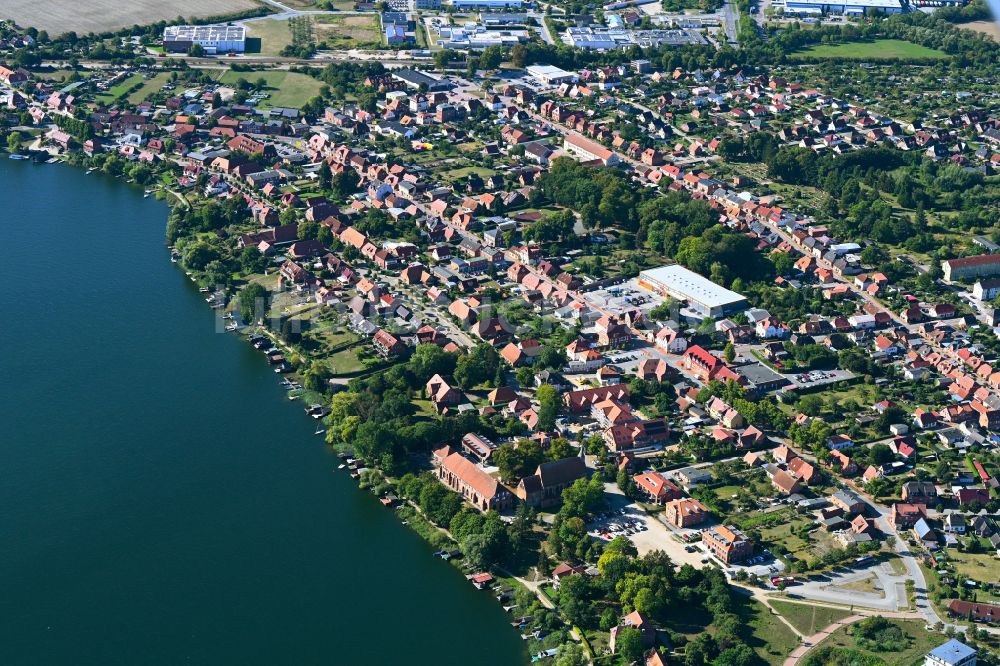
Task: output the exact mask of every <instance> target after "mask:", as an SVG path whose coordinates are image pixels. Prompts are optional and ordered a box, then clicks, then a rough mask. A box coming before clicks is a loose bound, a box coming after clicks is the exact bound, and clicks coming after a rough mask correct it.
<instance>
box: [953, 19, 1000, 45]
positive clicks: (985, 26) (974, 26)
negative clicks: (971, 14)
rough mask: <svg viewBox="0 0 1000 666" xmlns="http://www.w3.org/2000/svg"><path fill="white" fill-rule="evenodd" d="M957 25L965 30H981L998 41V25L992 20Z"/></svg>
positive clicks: (999, 40)
mask: <svg viewBox="0 0 1000 666" xmlns="http://www.w3.org/2000/svg"><path fill="white" fill-rule="evenodd" d="M959 27H960V28H963V29H965V30H975V31H976V32H981V33H983V34H984V35H989V36H990V37H992V38H993V39H995V40H996V41H998V42H1000V25H997V24H996V23H994V22H993V21H973V22H972V23H963V24H962V25H960V26H959Z"/></svg>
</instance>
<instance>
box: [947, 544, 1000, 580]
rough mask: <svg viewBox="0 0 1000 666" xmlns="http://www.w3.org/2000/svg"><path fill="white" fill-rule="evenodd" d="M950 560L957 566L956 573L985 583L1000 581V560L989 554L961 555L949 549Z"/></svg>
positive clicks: (955, 550)
mask: <svg viewBox="0 0 1000 666" xmlns="http://www.w3.org/2000/svg"><path fill="white" fill-rule="evenodd" d="M948 559H949V560H950V561H951V563H952V564H953V565H955V572H956V573H959V574H961V575H963V576H966V577H968V578H973V579H975V580H978V581H983V582H991V583H992V582H995V581H997V580H1000V559H997V558H996V556H994V555H991V554H989V553H960V552H958V550H957V549H954V548H952V549H949V551H948Z"/></svg>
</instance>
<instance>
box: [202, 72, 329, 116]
mask: <svg viewBox="0 0 1000 666" xmlns="http://www.w3.org/2000/svg"><path fill="white" fill-rule="evenodd" d="M241 78H242V79H246V80H248V81H250V82H254V81H256V80H257V79H260V78H263V79H264V80H265V81H266V82H267V91H266V92H268V93H270V94H271V96H270V97H269V98H268V99H266V100H264V101H263V102H261V104H260V106H261V107H262V108H269V107H274V106H288V107H293V108H296V109H297V108H299V107H301V106H302V105H303V104H305V103H306V102H308V101H309V100H310V99H312V98H313V97H315V96H316V95H318V94H319V90H320V88H322V87H323V83H322V82H321V81H319V80H318V79H314V78H312V77H311V76H306V75H305V74H299V73H298V72H285V71H281V70H272V71H266V72H233V71H226V72H225V73H223V74H222V76H220V77H217V79H216V80H218V81H219V82H220V83H225V84H226V85H236V82H237V81H239V80H240V79H241Z"/></svg>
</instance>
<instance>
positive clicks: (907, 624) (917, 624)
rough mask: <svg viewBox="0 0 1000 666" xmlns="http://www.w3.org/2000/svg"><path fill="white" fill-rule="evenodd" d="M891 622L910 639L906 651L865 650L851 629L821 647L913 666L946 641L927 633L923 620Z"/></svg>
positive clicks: (891, 665) (844, 629)
mask: <svg viewBox="0 0 1000 666" xmlns="http://www.w3.org/2000/svg"><path fill="white" fill-rule="evenodd" d="M890 622H892V623H893V624H895V625H896V626H898V627H899V628H901V629H902V630H903V632H904V633H905V634H907V635H908V636H909V637H910V644H909V645H908V646H907V647H906V649H904V650H900V651H898V652H885V651H882V652H878V653H875V652H870V651H868V650H863V649H861V648H860V647H859V646H858V644H857V642H856V641H855V640H854V637H853V636H850V635H849V634H848V633H847V630H848V629H849V628H850V627H841V628H840V629H838V630H837V631H835V632H833V633H832V634H830V637H829V638H828V639H826V640H825V641H823V643H821V646H822V647H833V648H849V649H852V650H858V651H859V652H863V653H864V654H869V655H874V656H876V657H878V658H879V659H882V660H883V661H885V662H886V663H887V664H889V666H911V665H912V664H917V663H921V662H922V661H923V658H924V655H925V654H927V653H928V652H929V651H930V650H932V649H933V648H936V647H937V646H938V645H941V644H942V643H944V642H945V640H946V639H945V638H944V637H943V636H941V635H940V634H935V633H931V632H929V631H926V630H925V629H924V622H923V620H890Z"/></svg>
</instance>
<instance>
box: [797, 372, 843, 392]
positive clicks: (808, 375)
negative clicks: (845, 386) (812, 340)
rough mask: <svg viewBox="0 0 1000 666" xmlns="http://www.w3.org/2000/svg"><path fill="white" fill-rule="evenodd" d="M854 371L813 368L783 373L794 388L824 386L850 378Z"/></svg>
mask: <svg viewBox="0 0 1000 666" xmlns="http://www.w3.org/2000/svg"><path fill="white" fill-rule="evenodd" d="M852 377H854V373H853V372H851V371H849V370H813V371H812V372H804V373H796V374H790V375H785V378H786V379H787V380H788V381H790V382H791V383H792V384H793V385H794V387H795V388H809V387H811V386H824V385H826V384H834V383H836V382H841V381H844V380H845V379H851V378H852Z"/></svg>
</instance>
